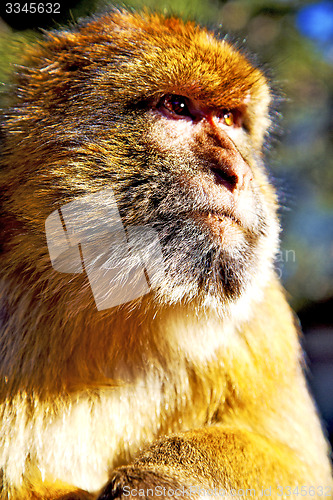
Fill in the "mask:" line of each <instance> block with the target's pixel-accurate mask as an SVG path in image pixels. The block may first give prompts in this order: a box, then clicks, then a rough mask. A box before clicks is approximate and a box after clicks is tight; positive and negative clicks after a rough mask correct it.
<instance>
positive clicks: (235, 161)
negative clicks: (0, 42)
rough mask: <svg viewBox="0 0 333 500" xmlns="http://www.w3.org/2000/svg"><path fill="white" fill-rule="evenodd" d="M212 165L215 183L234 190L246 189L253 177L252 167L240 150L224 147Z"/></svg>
mask: <svg viewBox="0 0 333 500" xmlns="http://www.w3.org/2000/svg"><path fill="white" fill-rule="evenodd" d="M218 156H219V158H218V161H217V162H216V163H215V165H214V166H212V167H211V171H212V173H213V174H214V180H215V183H216V184H218V185H222V186H224V187H226V188H227V189H228V190H229V191H231V192H232V193H233V192H234V191H246V190H247V189H249V187H250V183H251V181H252V179H253V176H252V172H251V169H250V167H249V165H248V164H247V162H246V161H245V160H244V159H243V157H242V156H241V154H240V153H239V152H238V151H230V150H229V149H222V151H220V153H219V155H218Z"/></svg>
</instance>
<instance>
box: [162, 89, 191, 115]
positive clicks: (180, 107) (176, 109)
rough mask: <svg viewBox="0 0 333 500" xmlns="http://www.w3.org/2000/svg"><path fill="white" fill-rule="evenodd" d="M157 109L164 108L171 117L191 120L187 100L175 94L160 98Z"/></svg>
mask: <svg viewBox="0 0 333 500" xmlns="http://www.w3.org/2000/svg"><path fill="white" fill-rule="evenodd" d="M159 107H160V108H164V110H166V111H167V112H168V113H169V114H170V115H172V116H175V117H177V116H187V117H189V118H193V116H192V114H191V112H190V110H189V100H188V98H187V97H184V96H182V95H177V94H168V95H165V96H163V97H162V99H161V100H160V102H159Z"/></svg>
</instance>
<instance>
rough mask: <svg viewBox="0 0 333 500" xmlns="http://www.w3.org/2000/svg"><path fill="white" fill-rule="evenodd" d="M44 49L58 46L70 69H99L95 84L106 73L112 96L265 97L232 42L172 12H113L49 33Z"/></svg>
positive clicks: (223, 100)
mask: <svg viewBox="0 0 333 500" xmlns="http://www.w3.org/2000/svg"><path fill="white" fill-rule="evenodd" d="M48 50H51V52H53V53H54V54H55V52H56V51H58V54H56V57H57V58H58V61H59V62H60V65H61V66H62V68H63V66H64V64H66V59H67V58H68V61H67V64H68V65H71V67H72V68H73V67H74V66H76V67H78V68H82V69H83V67H85V69H86V70H87V72H89V70H92V71H95V73H96V74H97V72H99V82H98V83H99V84H103V83H104V84H105V85H107V84H108V81H107V79H108V77H109V78H110V83H111V84H112V85H113V86H114V91H115V92H114V97H115V99H119V97H120V98H123V99H126V92H124V89H127V95H128V97H130V98H135V97H137V98H138V99H140V97H141V96H145V97H149V94H156V93H163V92H174V93H176V92H177V93H181V94H183V95H188V96H191V97H192V98H194V99H196V100H198V101H203V102H204V103H205V104H206V105H208V106H212V107H224V106H228V107H233V106H235V107H236V106H238V105H240V104H241V103H243V102H244V101H245V99H248V98H249V96H250V97H251V98H252V99H256V98H257V97H259V99H260V100H261V101H262V98H263V94H266V96H265V97H266V100H269V97H268V94H269V91H268V86H267V84H266V79H265V77H264V75H263V73H262V72H261V71H260V70H259V69H258V68H256V67H254V66H253V65H252V64H251V63H250V62H249V61H248V60H247V58H246V57H245V56H243V55H242V54H240V52H239V51H238V50H237V49H236V48H235V47H233V46H232V45H231V44H229V43H228V42H227V41H226V40H219V39H217V38H215V37H214V35H213V34H212V33H210V32H209V31H207V30H206V29H204V28H201V27H198V26H196V25H195V24H194V23H192V22H186V23H185V22H183V21H182V20H181V19H178V18H174V17H173V18H166V17H164V16H161V15H157V14H148V13H143V14H132V13H128V12H126V11H116V12H114V13H112V14H107V15H103V16H101V17H100V18H97V19H94V20H92V21H90V22H87V23H86V24H84V25H82V26H81V27H79V29H78V30H77V31H73V32H64V33H60V34H58V35H51V37H50V43H49V47H48ZM54 69H55V68H53V70H54ZM103 70H104V72H103ZM109 90H110V89H109ZM117 91H118V92H117ZM110 97H111V98H112V96H110Z"/></svg>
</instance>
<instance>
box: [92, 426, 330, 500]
mask: <svg viewBox="0 0 333 500" xmlns="http://www.w3.org/2000/svg"><path fill="white" fill-rule="evenodd" d="M316 474H318V471H314V470H313V469H312V468H310V467H309V465H308V464H306V463H305V462H303V460H302V459H300V458H299V457H298V456H297V454H296V453H295V452H294V451H293V450H292V449H291V448H289V447H288V446H287V445H284V444H281V443H279V442H277V441H273V440H269V439H267V438H266V437H264V436H262V435H260V434H257V433H254V432H252V431H249V430H248V429H246V428H245V427H244V428H239V427H235V426H234V427H233V426H231V425H222V424H217V425H212V426H210V427H206V428H201V429H196V430H193V431H189V432H186V433H181V434H177V435H173V436H170V437H166V438H163V439H161V440H159V441H157V442H155V443H154V444H153V445H152V446H151V447H150V448H149V449H148V450H146V451H145V452H144V453H143V454H142V455H141V456H140V457H139V458H138V459H137V460H136V461H135V462H134V463H133V465H130V466H126V467H121V468H118V469H116V470H115V471H114V473H113V475H112V477H111V480H110V482H109V484H108V485H107V487H106V488H105V489H104V491H103V493H102V494H101V496H100V497H99V500H109V499H111V498H124V497H130V498H132V496H141V497H147V498H148V497H153V498H154V497H158V496H162V491H163V496H167V497H168V496H176V497H177V496H185V497H186V496H189V495H191V497H193V498H199V497H201V496H202V495H210V496H213V493H212V492H213V491H214V494H215V495H216V497H219V496H221V497H223V496H225V497H227V498H229V496H230V495H231V496H233V497H235V495H236V493H235V490H236V491H237V495H236V498H240V497H244V498H245V497H247V496H249V495H250V494H251V495H252V496H262V495H263V493H262V491H263V489H264V490H266V491H267V492H266V494H267V495H269V496H270V497H271V498H281V497H282V496H283V494H284V493H285V492H286V491H288V496H290V497H293V496H295V497H297V496H298V495H300V494H301V490H300V487H301V486H303V490H302V493H303V494H302V496H304V497H311V498H316V497H318V498H319V497H320V496H322V494H323V491H325V492H326V493H328V494H332V486H331V485H329V484H322V481H320V479H318V477H316ZM297 487H298V489H299V493H298V494H297V493H296V492H295V495H293V490H296V488H297ZM176 490H178V491H176ZM232 490H233V491H232ZM240 490H243V491H244V494H242V491H240ZM246 490H248V492H246ZM249 490H251V491H249ZM254 490H255V493H254Z"/></svg>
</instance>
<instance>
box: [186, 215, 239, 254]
mask: <svg viewBox="0 0 333 500" xmlns="http://www.w3.org/2000/svg"><path fill="white" fill-rule="evenodd" d="M192 216H193V218H194V220H195V221H196V222H198V223H199V224H200V225H201V226H203V227H204V229H205V230H207V229H208V231H209V233H210V236H211V237H213V239H214V240H217V241H218V242H219V244H221V245H222V246H223V245H224V244H227V245H231V246H232V247H233V246H236V245H238V244H240V243H243V242H244V236H245V235H246V233H247V230H246V229H245V227H244V225H243V223H242V222H241V221H240V220H239V219H238V218H237V217H236V216H235V215H233V214H231V213H228V212H220V211H215V210H212V211H203V212H202V211H200V212H196V213H194V214H193V215H192Z"/></svg>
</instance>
